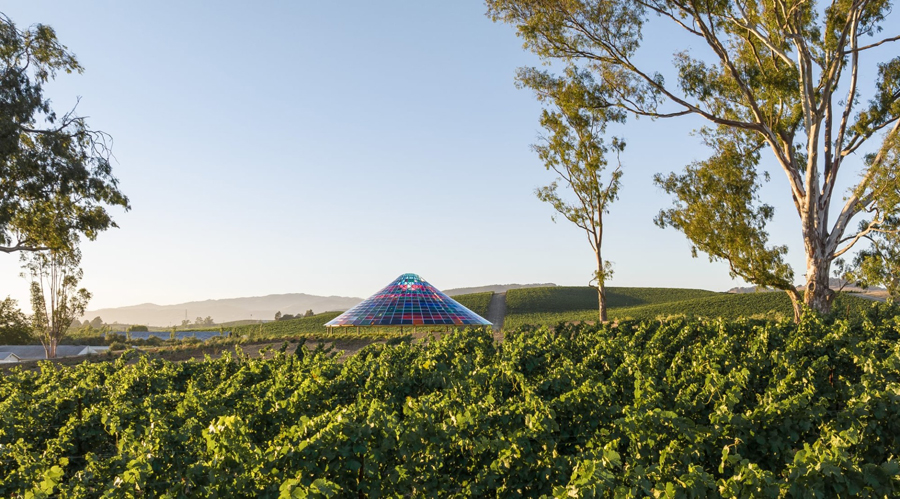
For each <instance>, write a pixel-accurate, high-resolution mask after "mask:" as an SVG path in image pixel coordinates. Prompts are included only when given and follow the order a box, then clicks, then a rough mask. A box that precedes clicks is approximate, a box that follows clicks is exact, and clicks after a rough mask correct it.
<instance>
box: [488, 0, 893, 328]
mask: <svg viewBox="0 0 900 499" xmlns="http://www.w3.org/2000/svg"><path fill="white" fill-rule="evenodd" d="M487 5H488V12H489V15H491V16H492V17H493V18H494V19H495V20H500V21H504V22H508V23H510V24H513V25H515V26H516V28H517V30H518V34H519V36H521V37H522V38H523V40H524V41H525V46H526V47H527V48H529V49H530V50H532V51H533V52H535V53H536V54H537V55H539V56H540V57H541V58H542V59H544V61H545V62H549V63H553V62H557V63H562V64H564V65H567V66H577V67H579V68H582V69H584V70H587V71H590V72H591V73H592V74H593V75H595V78H596V79H597V80H598V81H599V82H602V83H603V85H602V86H601V87H599V88H602V89H603V92H604V93H603V95H602V96H601V97H602V98H599V99H598V101H600V102H603V103H604V104H603V105H604V106H611V107H616V108H617V109H620V110H623V111H625V112H626V113H628V114H629V115H631V116H638V117H650V118H653V119H657V118H679V117H682V116H687V115H693V116H699V117H701V118H703V119H705V120H706V121H707V122H708V125H707V126H706V127H705V128H703V129H702V130H701V133H702V134H703V136H704V138H705V140H706V143H707V145H709V146H710V148H711V151H712V154H711V156H710V157H709V159H707V160H704V161H699V162H697V163H694V164H693V165H691V166H689V167H688V168H687V169H686V170H685V171H684V173H683V174H681V175H678V174H675V175H673V176H660V177H658V181H659V183H660V185H661V186H662V187H663V188H665V189H666V190H667V191H668V192H669V193H671V194H672V195H673V196H674V198H675V206H674V207H673V208H672V209H671V210H664V211H663V212H662V213H661V214H660V217H659V218H658V219H657V221H658V223H660V224H661V225H664V226H668V225H671V226H673V227H675V228H678V229H680V230H682V231H684V232H685V234H686V235H687V236H688V238H689V239H690V240H691V241H692V242H693V243H694V248H695V251H696V250H700V251H704V252H706V253H708V254H709V255H710V258H712V259H725V260H727V261H728V263H729V265H730V268H731V271H732V273H733V275H737V276H741V277H743V278H744V279H746V280H747V281H749V282H752V283H755V284H760V285H768V286H777V287H780V288H781V289H785V290H786V291H788V292H789V294H790V295H791V297H792V299H793V300H794V301H795V312H796V313H799V310H800V307H799V303H798V301H799V299H800V294H799V292H798V289H797V288H796V287H795V285H794V282H793V272H794V271H793V269H791V268H790V266H789V265H788V264H787V263H786V262H785V261H784V254H785V250H784V248H783V247H780V246H772V245H770V244H769V243H768V232H767V230H766V228H765V222H766V221H767V220H768V219H770V218H771V216H772V207H771V205H772V204H771V203H766V202H765V200H764V199H762V198H760V197H758V196H757V194H758V192H759V191H758V187H757V186H758V185H759V182H760V181H761V180H762V179H763V178H764V176H763V175H760V174H759V173H758V169H759V164H760V161H761V159H762V157H763V156H762V155H763V151H766V152H767V154H766V156H765V158H766V159H767V160H769V161H774V163H775V164H777V165H778V167H779V168H780V169H781V171H782V172H783V174H784V175H785V177H786V178H787V181H788V182H787V185H788V192H785V193H784V195H785V196H789V199H791V200H792V202H793V205H794V208H795V210H796V213H797V216H798V218H799V220H800V233H801V236H802V239H803V246H804V253H805V256H806V262H807V265H806V267H807V268H806V293H805V297H804V301H805V304H806V305H807V306H808V307H810V308H813V309H815V310H818V311H820V312H827V311H828V310H829V309H830V306H831V300H832V298H833V296H834V293H833V291H832V290H831V289H830V288H829V284H828V283H829V274H830V272H829V270H830V266H831V262H832V261H833V260H834V259H835V258H838V257H840V256H841V255H842V254H843V253H845V252H847V251H848V250H849V249H850V248H851V247H852V246H853V245H854V244H855V243H856V242H857V241H859V240H860V239H861V238H863V237H865V236H866V235H867V234H870V233H872V232H877V231H879V230H883V227H882V225H883V223H884V221H885V217H886V216H888V215H890V214H891V213H892V212H896V211H897V209H898V205H897V201H898V200H897V195H896V194H897V191H898V185H897V171H898V166H897V157H898V151H900V141H898V139H897V136H898V123H900V120H898V119H900V56H895V57H893V58H891V59H889V60H878V59H877V58H876V57H877V51H876V49H877V48H878V47H881V46H883V45H885V44H890V43H892V42H896V41H897V40H900V34H896V33H891V34H889V35H887V36H885V35H881V31H882V28H883V27H887V26H896V23H893V25H892V24H891V23H889V22H886V19H887V16H888V15H889V14H890V12H891V6H892V4H891V1H890V0H853V1H835V2H831V3H817V2H806V1H799V0H772V1H768V2H753V1H749V0H735V1H731V2H701V1H698V0H627V1H626V0H605V1H597V0H591V1H588V0H581V1H568V0H487ZM660 23H664V24H667V25H669V26H672V27H674V28H675V29H677V30H680V31H681V32H682V33H684V38H679V37H673V38H672V39H671V40H669V42H670V45H671V46H672V50H673V52H674V54H673V57H672V67H671V70H672V73H674V74H675V75H676V76H675V81H674V82H672V81H671V79H670V80H667V78H666V77H664V76H663V74H662V72H661V71H660V68H659V67H658V66H656V65H655V64H654V63H648V59H647V58H644V57H642V56H641V55H640V49H641V46H642V43H643V41H644V37H645V35H646V34H647V33H648V32H650V31H651V30H652V28H651V27H650V26H651V25H654V26H655V25H656V24H660ZM892 29H896V28H892ZM679 44H681V46H678V45H679ZM863 63H865V64H863ZM861 67H863V68H864V70H870V71H871V72H872V74H874V75H875V78H874V85H872V86H871V88H872V92H871V93H870V94H869V96H868V97H869V98H868V99H867V100H865V99H864V96H863V95H861V90H862V86H861V84H860V77H861V74H862V73H861V69H860V68H861ZM863 72H864V71H863ZM866 88H868V87H866ZM870 139H874V141H878V142H875V143H874V145H873V144H870V143H869V141H870ZM857 153H859V154H857ZM863 153H868V154H865V155H864V156H862V157H860V156H861V155H862V154H863ZM848 163H849V167H848ZM848 168H854V169H856V170H858V173H859V176H858V178H857V179H855V185H854V186H853V187H852V188H851V189H850V190H849V191H848V192H847V193H846V196H845V197H844V199H843V200H842V201H841V200H840V197H837V198H835V196H834V191H835V189H836V188H837V187H838V185H839V179H841V180H842V181H843V179H846V178H848V177H849V178H850V179H853V176H854V174H855V173H857V172H854V171H853V170H852V169H851V170H850V171H849V172H848V171H846V170H848ZM839 196H840V195H839ZM835 199H838V200H839V201H838V203H841V204H840V205H839V206H838V205H837V203H835V206H832V201H834V200H835ZM698 213H704V214H705V215H707V216H712V217H716V218H717V219H718V220H714V221H715V222H717V223H716V226H715V227H712V226H709V225H708V223H709V222H710V220H702V219H699V218H697V217H696V216H695V215H696V214H698ZM861 214H869V215H871V217H870V218H869V223H868V224H866V225H865V226H864V227H863V228H862V229H861V230H853V229H854V226H853V225H852V224H851V221H852V220H853V219H854V218H856V217H858V216H860V215H861ZM724 220H734V221H735V223H733V224H729V223H725V222H723V221H724ZM704 225H707V226H704ZM712 230H716V231H717V232H716V233H712V232H711V231H712ZM740 241H746V243H745V244H740V243H739V242H740ZM735 243H737V244H735Z"/></svg>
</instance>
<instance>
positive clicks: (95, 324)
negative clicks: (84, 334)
mask: <svg viewBox="0 0 900 499" xmlns="http://www.w3.org/2000/svg"><path fill="white" fill-rule="evenodd" d="M91 327H93V328H94V329H100V328H101V327H103V319H101V318H100V316H99V315H98V316H97V317H94V318H93V320H91Z"/></svg>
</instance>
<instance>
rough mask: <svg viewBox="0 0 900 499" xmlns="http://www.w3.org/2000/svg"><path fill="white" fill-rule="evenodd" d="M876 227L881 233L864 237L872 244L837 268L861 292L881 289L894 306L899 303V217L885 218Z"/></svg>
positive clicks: (865, 222)
mask: <svg viewBox="0 0 900 499" xmlns="http://www.w3.org/2000/svg"><path fill="white" fill-rule="evenodd" d="M862 223H863V224H868V222H867V221H864V222H862ZM880 228H881V229H882V231H880V232H876V233H874V234H871V235H869V236H866V239H868V240H869V242H871V243H872V245H871V246H870V247H869V248H867V249H864V250H860V251H859V253H857V254H856V257H855V258H854V259H853V262H852V263H851V264H850V265H849V266H847V267H844V268H842V269H841V270H843V271H844V272H843V275H842V276H841V277H843V279H845V280H847V281H850V282H853V283H856V284H858V285H859V286H860V287H862V288H863V289H866V288H870V287H872V286H884V287H885V289H887V292H888V293H887V302H888V303H894V302H896V301H900V217H898V216H892V217H888V218H887V219H886V221H885V223H883V224H881V226H880ZM841 263H843V262H841ZM839 268H840V266H839Z"/></svg>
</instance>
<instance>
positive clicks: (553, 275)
mask: <svg viewBox="0 0 900 499" xmlns="http://www.w3.org/2000/svg"><path fill="white" fill-rule="evenodd" d="M50 7H52V8H50ZM5 12H6V14H7V15H8V16H9V17H10V18H11V19H12V20H14V21H15V22H16V23H17V24H18V25H19V26H21V27H26V26H28V25H30V24H33V23H44V24H48V25H50V26H52V27H53V28H54V29H55V30H56V33H57V35H58V37H59V39H60V40H61V41H62V43H64V44H65V45H67V47H68V48H69V49H70V50H71V51H73V52H74V53H75V54H76V55H77V56H78V58H79V60H80V62H81V64H82V65H83V66H84V68H85V72H84V74H82V75H74V74H73V75H60V76H58V77H57V79H56V80H55V81H53V82H51V84H50V85H49V86H48V95H50V96H51V97H52V99H53V105H54V107H55V108H56V109H58V110H65V109H69V108H71V107H72V106H73V105H74V104H75V103H76V99H77V97H79V96H80V97H81V101H80V104H79V105H78V111H79V113H80V114H82V115H85V116H88V117H89V122H90V125H91V126H92V127H93V128H96V129H99V130H103V131H106V132H108V133H109V134H111V135H112V137H113V139H114V141H115V142H114V147H113V153H114V155H115V159H116V161H115V162H114V164H113V167H114V174H115V175H116V176H117V177H118V178H119V180H120V181H121V189H122V191H123V192H124V193H125V194H126V195H127V196H129V198H130V200H131V205H132V210H131V211H130V212H127V213H126V212H122V211H121V210H113V211H114V217H115V219H116V221H117V223H118V224H119V226H120V228H119V229H113V230H109V231H106V232H104V233H102V234H100V235H99V237H98V238H97V240H96V241H93V242H85V243H83V244H82V250H83V253H84V256H83V260H82V268H83V269H84V273H85V277H84V280H83V282H82V284H83V285H84V286H85V287H86V288H87V289H88V290H90V291H91V292H92V293H93V299H92V300H91V302H90V305H89V308H90V309H99V308H104V307H118V306H124V305H135V304H140V303H147V302H152V303H156V304H175V303H181V302H187V301H193V300H205V299H217V298H228V297H240V296H255V295H266V294H276V293H309V294H314V295H323V296H329V295H339V296H357V297H364V296H368V295H369V294H371V293H372V292H374V291H376V290H378V289H380V288H381V287H382V286H383V285H384V284H386V283H387V282H389V281H390V280H391V279H393V278H395V277H396V276H398V275H399V274H401V273H404V272H415V273H418V274H420V275H421V276H423V277H424V278H425V279H427V280H428V281H429V282H431V283H433V284H434V285H435V286H437V287H439V288H455V287H464V286H479V285H487V284H495V283H531V282H553V283H556V284H560V285H579V286H582V285H587V284H588V281H589V280H590V277H591V272H592V265H593V262H592V256H593V255H592V252H591V250H590V248H589V247H588V245H587V244H586V241H585V239H584V234H583V232H582V231H580V230H579V229H578V228H576V227H574V226H572V225H571V224H569V223H568V222H565V221H561V222H560V223H556V224H554V223H553V221H551V214H552V208H551V207H549V206H547V205H546V204H543V203H541V202H540V201H538V200H537V199H536V197H535V195H534V189H535V188H536V187H539V186H541V185H545V184H547V183H549V182H550V181H551V180H552V179H553V176H552V175H551V174H550V173H548V172H547V171H546V170H545V169H544V167H543V165H542V163H541V162H540V161H539V159H538V158H537V157H536V155H535V154H534V153H533V152H532V151H531V150H530V144H532V143H534V142H536V141H537V139H538V135H539V130H540V127H539V125H538V116H539V112H540V106H539V104H538V103H537V102H536V101H535V99H534V97H533V95H532V94H531V92H530V91H528V90H519V89H516V88H515V84H514V76H515V70H516V68H517V67H520V66H527V65H537V64H539V61H538V60H537V59H536V58H535V57H534V56H533V55H532V54H530V53H527V52H526V51H525V50H523V48H522V46H521V40H519V39H517V38H516V36H515V34H514V31H513V30H512V29H511V28H510V27H509V26H508V25H503V24H494V23H493V22H492V21H491V20H490V19H489V18H487V17H485V15H484V13H485V6H484V5H483V4H482V3H480V2H424V3H423V2H406V3H403V4H401V3H398V2H390V3H387V4H384V3H380V4H373V3H371V2H340V3H339V4H338V3H332V2H296V3H290V4H288V3H275V2H267V3H262V4H254V5H253V7H252V8H248V7H247V5H245V4H241V3H237V2H216V3H213V2H191V3H189V4H185V3H183V2H155V3H153V4H131V3H129V4H124V3H116V2H88V3H80V2H79V3H77V4H76V3H65V2H42V1H28V2H21V1H19V2H15V1H14V2H8V3H7V5H6V9H5ZM667 35H668V34H667V33H665V32H661V31H658V30H657V31H654V32H653V33H651V34H649V35H648V36H647V39H646V40H645V43H644V45H645V48H646V52H650V53H654V54H656V55H658V57H659V64H660V71H663V72H664V74H665V71H667V70H666V69H665V67H664V66H663V64H664V63H666V62H667V61H668V60H669V59H670V58H671V57H670V56H671V54H670V53H668V50H669V49H668V46H667V45H668V44H667ZM672 36H675V35H672ZM652 47H656V48H655V49H653V48H652ZM887 50H891V49H890V48H888V49H887ZM669 71H670V70H669ZM869 76H871V75H869ZM865 80H866V78H863V81H865ZM700 124H701V122H700V121H697V120H692V119H679V120H675V121H668V122H660V121H657V122H653V121H651V120H648V119H642V120H640V121H637V122H634V123H632V124H630V125H629V126H628V128H627V133H623V135H624V137H625V139H626V141H627V143H628V148H627V149H626V151H625V154H624V155H623V156H622V160H623V164H624V172H625V173H624V177H623V187H622V191H621V197H620V200H619V201H617V202H616V203H614V204H613V206H612V209H611V213H610V214H609V215H608V216H607V217H606V238H605V240H604V253H605V255H604V257H605V258H607V259H609V260H611V261H612V262H613V264H614V270H615V276H614V278H613V279H612V280H611V281H609V282H608V284H611V285H613V286H660V287H692V288H704V289H709V290H716V291H724V290H726V289H728V288H731V287H733V286H743V285H745V284H744V283H743V282H742V281H733V280H731V279H730V278H729V276H728V271H727V266H726V265H724V264H721V263H718V264H710V263H709V262H708V261H707V258H706V257H705V256H703V255H701V257H700V258H698V259H692V258H691V256H690V250H689V249H690V244H689V243H688V241H687V240H686V238H685V237H684V235H683V234H681V233H679V232H677V231H675V230H672V229H668V230H662V229H659V228H657V227H656V226H655V225H654V224H653V221H652V219H653V217H654V216H655V215H656V214H657V213H658V211H659V210H660V209H661V208H664V207H667V206H669V205H670V204H671V200H670V199H669V198H668V196H667V195H665V193H664V192H662V191H661V190H660V189H659V188H657V187H655V186H654V185H653V184H652V181H651V177H652V175H653V174H655V173H667V172H670V171H677V170H680V169H681V168H682V167H683V166H684V165H685V164H687V163H689V162H691V161H693V160H696V159H701V158H703V157H705V155H706V153H705V151H704V150H703V149H702V148H701V147H698V143H699V140H698V139H697V138H696V137H693V136H691V131H692V127H694V126H699V125H700ZM764 161H770V159H769V158H768V157H766V158H765V159H764ZM770 170H772V173H773V175H772V181H771V182H770V183H769V184H768V186H767V187H766V189H775V190H779V191H780V192H779V194H778V195H777V196H774V197H773V198H772V199H773V200H774V203H773V204H774V205H775V207H776V213H777V214H776V218H775V223H774V224H773V225H772V226H771V227H770V232H771V235H772V239H773V240H774V242H777V243H779V244H788V245H790V247H791V253H790V257H789V259H788V261H789V262H790V263H791V264H792V265H793V266H794V269H795V271H796V275H797V280H798V282H800V281H802V279H801V278H800V277H801V276H802V274H803V272H804V260H803V254H802V247H801V242H800V237H799V231H798V230H797V228H798V225H799V222H798V221H797V217H796V214H795V213H794V212H793V207H792V206H790V205H789V196H787V195H786V190H787V187H786V183H785V181H784V178H783V174H781V173H780V171H778V170H777V169H773V168H770ZM848 178H852V176H849V175H848ZM526 242H527V244H525V243H526ZM19 272H20V269H19V262H18V256H17V255H15V254H13V255H6V256H0V275H2V279H0V282H2V286H0V293H2V294H3V295H4V296H5V295H7V294H9V295H11V296H12V297H13V298H16V299H18V300H19V303H20V305H21V306H26V307H27V305H28V299H27V296H28V294H27V291H28V282H27V281H26V280H25V279H22V278H19V277H18V274H19Z"/></svg>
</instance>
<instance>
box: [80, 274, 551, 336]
mask: <svg viewBox="0 0 900 499" xmlns="http://www.w3.org/2000/svg"><path fill="white" fill-rule="evenodd" d="M541 286H555V284H495V285H491V286H480V287H474V288H456V289H448V290H446V291H444V292H445V293H446V294H448V295H450V296H454V295H464V294H469V293H483V292H487V291H493V292H495V293H497V292H502V291H506V290H507V289H515V288H532V287H541ZM362 300H363V299H362V298H355V297H348V296H316V295H308V294H305V293H289V294H281V295H268V296H253V297H248V298H226V299H222V300H204V301H192V302H188V303H179V304H176V305H156V304H154V303H143V304H141V305H131V306H128V307H117V308H101V309H98V310H89V311H87V312H85V314H84V317H82V319H87V320H91V319H93V318H94V317H100V318H101V319H103V322H105V323H107V324H115V323H118V324H144V325H148V326H174V325H179V324H181V321H183V320H185V319H187V320H189V321H191V322H194V320H195V319H196V318H197V317H201V318H206V317H212V318H213V320H214V321H215V322H216V323H217V324H221V323H223V322H231V321H239V320H246V319H253V320H265V321H270V320H274V319H275V313H276V312H281V313H282V314H283V315H285V314H291V315H297V314H302V313H304V312H306V311H307V310H312V311H313V312H315V313H320V312H329V311H338V310H340V311H343V310H347V309H349V308H351V307H353V306H354V305H356V304H357V303H359V302H361V301H362Z"/></svg>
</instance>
